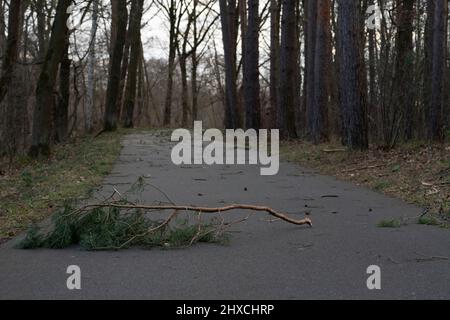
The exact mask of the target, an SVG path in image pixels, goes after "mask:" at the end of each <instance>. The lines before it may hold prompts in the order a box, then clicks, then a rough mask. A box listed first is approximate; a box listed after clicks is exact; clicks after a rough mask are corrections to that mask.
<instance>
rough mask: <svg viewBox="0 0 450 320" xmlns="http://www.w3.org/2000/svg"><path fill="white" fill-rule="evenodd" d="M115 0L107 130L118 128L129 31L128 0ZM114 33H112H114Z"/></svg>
mask: <svg viewBox="0 0 450 320" xmlns="http://www.w3.org/2000/svg"><path fill="white" fill-rule="evenodd" d="M115 2H116V4H115V5H117V8H116V13H115V15H114V18H113V19H112V26H111V28H112V29H114V30H116V31H115V32H114V33H115V34H116V36H115V37H113V36H112V37H111V43H113V44H114V46H113V50H112V51H113V52H112V57H111V61H110V67H109V77H108V88H107V91H106V110H105V117H104V130H105V131H115V130H116V129H117V118H118V110H117V98H118V94H119V88H120V71H121V65H122V58H123V49H124V46H125V37H126V33H127V20H128V12H127V4H126V1H125V0H117V1H115ZM113 3H114V1H113ZM116 24H117V25H116ZM114 33H112V35H113V34H114Z"/></svg>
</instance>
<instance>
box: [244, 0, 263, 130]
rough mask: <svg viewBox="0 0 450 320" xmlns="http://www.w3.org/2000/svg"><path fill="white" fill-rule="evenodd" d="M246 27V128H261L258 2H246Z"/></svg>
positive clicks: (255, 0) (254, 0) (257, 0)
mask: <svg viewBox="0 0 450 320" xmlns="http://www.w3.org/2000/svg"><path fill="white" fill-rule="evenodd" d="M247 21H248V25H247V28H246V32H245V39H244V41H245V46H244V57H243V61H244V98H245V110H246V117H245V119H246V120H245V121H246V128H247V129H249V128H252V129H259V128H260V126H261V101H260V83H259V24H260V18H259V0H248V18H247Z"/></svg>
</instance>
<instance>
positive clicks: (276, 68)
mask: <svg viewBox="0 0 450 320" xmlns="http://www.w3.org/2000/svg"><path fill="white" fill-rule="evenodd" d="M280 16H281V1H280V0H271V1H270V111H269V115H268V116H269V128H275V127H276V122H277V121H276V118H277V109H278V90H279V88H278V86H279V79H280V18H281V17H280Z"/></svg>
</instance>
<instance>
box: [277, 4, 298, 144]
mask: <svg viewBox="0 0 450 320" xmlns="http://www.w3.org/2000/svg"><path fill="white" fill-rule="evenodd" d="M282 12H283V15H282V28H281V54H280V66H281V67H280V72H281V76H280V92H279V94H278V108H277V109H278V112H277V125H278V127H279V129H280V132H281V136H282V137H284V138H296V137H297V130H296V128H295V107H296V106H295V105H294V102H295V101H296V100H297V99H296V95H297V93H296V85H295V80H296V79H295V73H296V71H295V67H293V66H296V65H297V56H296V36H297V30H296V21H297V19H296V10H295V1H291V0H283V9H282Z"/></svg>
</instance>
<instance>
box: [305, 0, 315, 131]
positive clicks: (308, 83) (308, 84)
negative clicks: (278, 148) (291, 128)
mask: <svg viewBox="0 0 450 320" xmlns="http://www.w3.org/2000/svg"><path fill="white" fill-rule="evenodd" d="M305 2H306V43H305V52H306V53H305V56H306V58H305V91H306V97H305V98H306V122H307V127H308V129H307V134H308V136H311V135H312V132H313V130H314V129H313V128H314V123H313V121H314V110H313V109H314V76H315V75H316V72H315V71H314V67H315V51H316V40H317V8H318V3H317V0H306V1H305Z"/></svg>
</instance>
